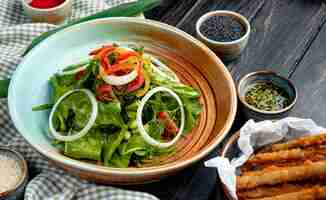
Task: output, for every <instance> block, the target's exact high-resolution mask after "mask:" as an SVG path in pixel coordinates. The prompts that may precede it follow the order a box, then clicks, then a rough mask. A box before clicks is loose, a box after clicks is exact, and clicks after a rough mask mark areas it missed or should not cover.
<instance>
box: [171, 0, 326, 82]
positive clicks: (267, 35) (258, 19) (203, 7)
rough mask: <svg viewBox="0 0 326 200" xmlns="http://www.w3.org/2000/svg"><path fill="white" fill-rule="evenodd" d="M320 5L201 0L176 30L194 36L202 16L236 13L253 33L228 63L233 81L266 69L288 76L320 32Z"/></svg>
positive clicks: (299, 1) (294, 1) (288, 0)
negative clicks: (226, 11) (245, 21)
mask: <svg viewBox="0 0 326 200" xmlns="http://www.w3.org/2000/svg"><path fill="white" fill-rule="evenodd" d="M321 5H322V1H302V0H274V1H267V0H265V1H264V0H260V1H256V0H235V1H229V0H219V1H217V0H202V1H198V2H197V3H196V4H195V5H194V7H193V8H192V9H191V10H190V11H189V12H188V13H187V15H185V17H184V18H183V19H182V20H181V21H180V22H179V23H178V24H177V26H178V27H179V28H181V29H183V30H185V31H186V32H188V33H190V34H192V35H195V23H196V21H197V19H198V18H199V17H200V16H201V15H203V14H204V13H206V12H208V11H212V10H220V9H227V10H233V11H237V12H239V13H241V14H243V15H244V16H246V17H247V18H248V19H249V20H250V22H251V26H252V32H251V36H250V40H249V44H248V48H247V49H246V50H245V51H244V53H243V55H242V56H241V58H239V59H238V60H236V61H234V62H231V63H227V66H228V68H229V69H230V70H232V73H233V75H234V78H235V79H236V80H237V79H238V78H239V77H240V76H242V75H243V74H245V73H248V72H250V71H254V70H257V69H266V68H268V69H272V70H275V71H278V72H279V73H281V74H283V75H288V74H290V73H291V71H293V70H294V68H295V66H296V65H297V63H298V61H299V60H300V59H301V58H302V55H303V54H304V52H305V51H306V49H307V47H309V45H310V43H311V39H312V38H314V36H315V35H316V34H317V33H318V31H319V30H318V27H320V24H321V23H322V21H323V18H324V16H325V8H324V7H323V6H321ZM294 27H295V28H294Z"/></svg>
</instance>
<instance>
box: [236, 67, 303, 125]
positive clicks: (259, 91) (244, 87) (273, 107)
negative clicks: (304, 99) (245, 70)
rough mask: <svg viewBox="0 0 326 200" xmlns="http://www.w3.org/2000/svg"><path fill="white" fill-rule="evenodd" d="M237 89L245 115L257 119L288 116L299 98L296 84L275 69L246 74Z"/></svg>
mask: <svg viewBox="0 0 326 200" xmlns="http://www.w3.org/2000/svg"><path fill="white" fill-rule="evenodd" d="M237 90H238V96H239V99H240V102H241V104H242V108H243V109H242V110H243V113H244V115H245V117H246V118H248V119H254V120H256V121H262V120H268V119H271V120H272V119H281V118H283V117H286V116H288V115H289V113H290V111H291V110H292V109H293V107H294V105H295V103H296V100H297V89H296V88H295V86H294V84H293V83H292V82H291V81H290V80H289V79H287V78H285V77H282V76H280V75H278V74H277V73H275V72H273V71H257V72H252V73H249V74H247V75H245V76H244V77H242V78H241V79H240V81H239V83H238V88H237Z"/></svg>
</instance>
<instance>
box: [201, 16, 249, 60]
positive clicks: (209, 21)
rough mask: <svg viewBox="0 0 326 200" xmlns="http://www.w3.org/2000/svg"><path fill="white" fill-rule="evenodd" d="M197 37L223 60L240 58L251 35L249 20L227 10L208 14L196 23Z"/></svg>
mask: <svg viewBox="0 0 326 200" xmlns="http://www.w3.org/2000/svg"><path fill="white" fill-rule="evenodd" d="M196 31H197V37H198V38H199V39H200V40H201V41H202V42H204V43H205V44H206V45H207V46H208V47H209V48H211V49H212V50H213V51H214V52H215V53H216V54H217V55H218V56H219V57H220V58H221V59H222V60H224V61H230V60H233V59H235V58H237V57H239V56H240V54H241V53H242V51H243V49H244V48H245V47H246V45H247V43H248V39H249V34H250V24H249V22H248V20H247V19H246V18H245V17H244V16H242V15H241V14H239V13H236V12H233V11H226V10H218V11H213V12H208V13H206V14H205V15H203V16H202V17H200V18H199V20H198V21H197V23H196Z"/></svg>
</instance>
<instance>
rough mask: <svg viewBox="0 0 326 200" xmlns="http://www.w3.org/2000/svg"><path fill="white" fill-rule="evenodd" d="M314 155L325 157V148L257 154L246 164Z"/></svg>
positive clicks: (296, 158)
mask: <svg viewBox="0 0 326 200" xmlns="http://www.w3.org/2000/svg"><path fill="white" fill-rule="evenodd" d="M316 155H326V148H316V149H300V148H298V149H290V150H282V151H276V152H271V153H258V154H256V155H254V156H252V157H251V158H250V159H249V160H248V161H247V163H248V164H254V163H257V164H258V163H267V162H277V161H288V160H300V159H304V158H309V157H314V156H316Z"/></svg>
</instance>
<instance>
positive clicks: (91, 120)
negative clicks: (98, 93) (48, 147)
mask: <svg viewBox="0 0 326 200" xmlns="http://www.w3.org/2000/svg"><path fill="white" fill-rule="evenodd" d="M74 92H84V93H85V94H86V95H87V96H88V97H89V99H90V101H91V104H92V113H91V116H90V118H89V120H88V122H87V124H86V126H85V127H84V128H83V129H82V130H81V131H79V132H78V133H77V134H74V135H63V134H61V133H60V132H58V131H56V130H55V128H54V127H53V122H52V118H53V115H54V113H55V110H56V108H57V107H58V106H59V104H60V103H61V102H62V101H63V100H64V99H65V98H66V97H68V96H69V95H70V94H72V93H74ZM97 112H98V107H97V101H96V98H95V96H94V95H93V94H92V92H91V91H89V90H87V89H75V90H71V91H69V92H66V93H65V94H64V95H62V96H61V97H60V98H59V99H58V101H57V102H56V103H55V104H54V106H53V108H52V110H51V113H50V117H49V129H50V132H51V133H52V135H53V137H54V138H55V139H57V140H60V141H65V142H71V141H74V140H77V139H79V138H81V137H83V136H84V135H86V134H87V133H88V131H89V130H90V129H91V128H92V126H93V125H94V123H95V120H96V117H97Z"/></svg>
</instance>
